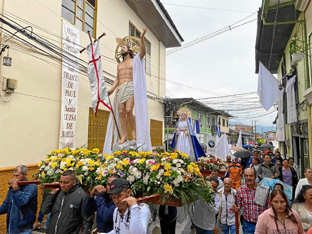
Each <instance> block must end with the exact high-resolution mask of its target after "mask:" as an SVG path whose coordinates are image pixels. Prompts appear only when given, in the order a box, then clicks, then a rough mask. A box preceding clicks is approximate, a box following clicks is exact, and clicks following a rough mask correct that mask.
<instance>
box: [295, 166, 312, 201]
mask: <svg viewBox="0 0 312 234" xmlns="http://www.w3.org/2000/svg"><path fill="white" fill-rule="evenodd" d="M304 176H305V178H303V179H300V180H299V182H298V184H297V187H296V192H295V198H296V197H297V196H298V195H299V193H300V190H301V189H302V186H303V185H312V169H311V168H306V169H305V170H304Z"/></svg>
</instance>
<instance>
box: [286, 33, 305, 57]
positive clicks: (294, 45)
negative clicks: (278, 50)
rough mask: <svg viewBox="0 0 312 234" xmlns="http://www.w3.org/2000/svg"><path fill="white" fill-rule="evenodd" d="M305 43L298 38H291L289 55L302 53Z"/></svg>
mask: <svg viewBox="0 0 312 234" xmlns="http://www.w3.org/2000/svg"><path fill="white" fill-rule="evenodd" d="M304 45H305V42H304V41H303V40H301V39H300V38H299V37H298V36H296V37H293V38H292V39H291V40H290V46H289V53H290V54H295V53H298V52H302V51H303V50H304Z"/></svg>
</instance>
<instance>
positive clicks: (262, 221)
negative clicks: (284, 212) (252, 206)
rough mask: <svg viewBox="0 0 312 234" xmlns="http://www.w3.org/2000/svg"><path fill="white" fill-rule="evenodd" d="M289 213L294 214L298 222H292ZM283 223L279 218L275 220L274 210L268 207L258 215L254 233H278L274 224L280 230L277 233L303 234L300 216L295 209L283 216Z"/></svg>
mask: <svg viewBox="0 0 312 234" xmlns="http://www.w3.org/2000/svg"><path fill="white" fill-rule="evenodd" d="M291 213H292V214H293V215H294V217H295V219H296V220H297V222H298V223H294V222H293V221H292V220H291V219H290V215H291ZM284 223H285V224H282V222H281V221H279V220H276V222H275V216H274V211H273V209H272V208H270V209H268V210H266V211H264V212H263V213H262V214H261V215H260V216H259V218H258V223H257V226H256V232H255V234H266V233H271V234H273V233H278V232H277V227H276V225H277V226H278V229H279V231H280V232H279V233H294V234H295V233H296V234H297V233H298V234H304V231H303V227H302V223H301V220H300V216H299V214H298V213H297V212H296V211H294V210H293V211H291V212H290V214H289V215H288V216H286V217H285V220H284Z"/></svg>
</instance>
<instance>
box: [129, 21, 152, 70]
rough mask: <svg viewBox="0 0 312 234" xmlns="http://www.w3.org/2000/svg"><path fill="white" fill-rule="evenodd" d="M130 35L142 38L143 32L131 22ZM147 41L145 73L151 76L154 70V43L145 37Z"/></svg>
mask: <svg viewBox="0 0 312 234" xmlns="http://www.w3.org/2000/svg"><path fill="white" fill-rule="evenodd" d="M129 36H133V37H137V38H140V37H141V32H140V31H139V30H138V29H137V28H136V27H135V26H134V25H133V24H132V23H129ZM144 41H145V45H146V55H145V73H146V74H147V75H149V76H151V74H152V72H151V70H152V69H151V64H152V63H151V50H152V45H151V43H150V42H149V41H148V40H147V39H146V38H144Z"/></svg>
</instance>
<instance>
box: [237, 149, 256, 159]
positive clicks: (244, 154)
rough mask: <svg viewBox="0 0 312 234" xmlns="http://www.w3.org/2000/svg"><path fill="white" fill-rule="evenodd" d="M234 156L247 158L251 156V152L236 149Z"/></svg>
mask: <svg viewBox="0 0 312 234" xmlns="http://www.w3.org/2000/svg"><path fill="white" fill-rule="evenodd" d="M234 156H235V157H238V158H249V157H251V156H252V153H251V152H250V151H249V150H245V149H242V150H239V151H236V152H235V153H234Z"/></svg>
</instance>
